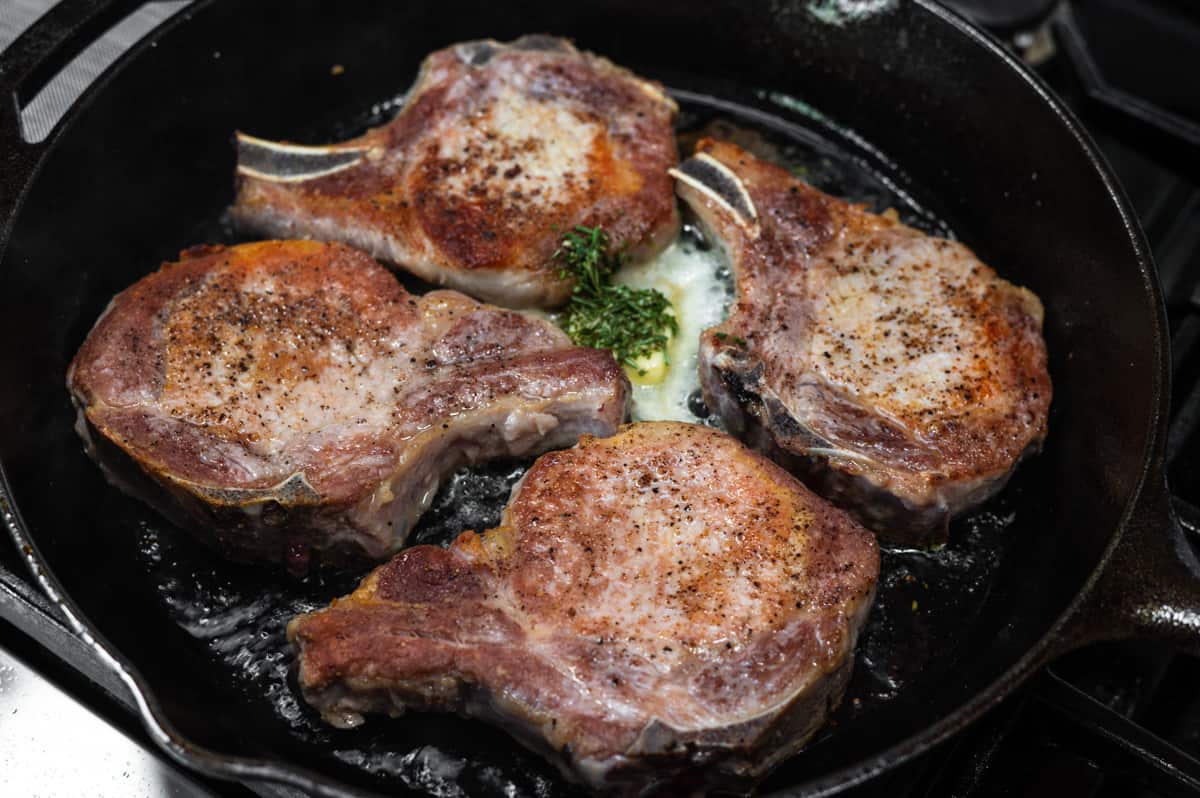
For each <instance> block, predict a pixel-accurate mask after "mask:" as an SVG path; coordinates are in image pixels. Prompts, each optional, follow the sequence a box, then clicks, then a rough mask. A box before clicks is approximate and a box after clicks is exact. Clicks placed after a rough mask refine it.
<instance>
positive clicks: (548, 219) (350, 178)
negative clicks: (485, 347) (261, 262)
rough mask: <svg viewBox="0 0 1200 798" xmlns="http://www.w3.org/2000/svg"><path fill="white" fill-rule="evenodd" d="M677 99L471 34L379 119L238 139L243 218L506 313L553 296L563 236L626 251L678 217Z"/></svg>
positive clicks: (593, 60) (434, 60)
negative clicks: (597, 236)
mask: <svg viewBox="0 0 1200 798" xmlns="http://www.w3.org/2000/svg"><path fill="white" fill-rule="evenodd" d="M675 111H676V106H675V103H674V102H673V101H672V100H671V99H670V98H669V97H668V96H667V95H666V94H665V93H664V92H663V89H662V87H661V86H659V85H658V84H657V83H652V82H650V81H646V80H642V79H641V78H638V77H637V76H635V75H634V74H632V73H631V72H629V71H627V70H625V69H621V68H620V67H617V66H615V65H613V64H612V63H611V62H609V61H607V60H605V59H603V58H600V57H598V56H595V55H592V54H590V53H585V52H580V51H578V50H576V49H575V48H574V47H573V46H572V45H571V44H570V43H569V42H567V41H565V40H563V39H556V38H551V37H548V36H526V37H523V38H520V39H517V40H516V41H514V42H512V43H510V44H500V43H499V42H495V41H490V40H487V41H474V42H466V43H464V44H458V45H454V46H452V47H448V48H446V49H444V50H439V51H437V52H435V53H433V54H432V55H430V56H429V57H428V58H426V59H425V62H424V64H423V65H422V67H421V72H420V76H419V77H418V78H417V82H416V85H415V86H413V88H412V90H411V91H410V93H409V95H408V97H407V99H406V101H405V104H404V107H403V109H402V110H401V111H400V113H399V114H398V115H397V116H396V118H395V119H393V120H392V121H391V122H390V123H388V124H387V125H384V126H383V127H379V128H376V129H374V130H371V131H369V132H368V133H366V134H364V135H363V136H361V137H359V138H356V139H353V140H351V141H346V142H343V143H340V144H334V145H331V146H328V147H298V146H295V145H283V144H275V143H272V142H268V141H263V140H261V139H256V138H253V137H250V136H245V135H239V142H238V167H237V175H238V176H237V184H238V189H237V200H236V203H235V205H234V207H233V216H234V218H235V220H236V221H238V222H239V223H240V224H242V225H243V226H244V227H246V228H247V229H249V230H251V231H254V232H257V233H261V234H266V235H271V236H277V237H286V238H292V237H305V238H309V237H311V238H319V239H323V240H330V241H344V242H346V243H348V244H353V245H354V246H357V247H359V248H361V249H364V250H366V251H367V252H370V253H371V254H373V255H375V256H376V257H378V258H381V259H382V260H384V261H387V262H389V263H392V264H395V265H397V266H399V267H401V268H404V269H407V270H408V271H410V272H412V273H413V274H416V275H417V276H419V277H421V278H423V279H425V280H428V281H429V282H431V283H435V284H437V285H445V286H449V287H452V288H456V289H458V290H460V291H465V292H466V293H468V294H470V295H471V296H474V297H477V298H479V299H483V300H486V301H489V302H497V303H500V304H503V305H507V306H510V307H534V306H537V307H548V306H554V305H558V304H560V303H562V302H563V301H564V300H566V298H567V296H568V294H569V293H570V287H571V286H570V283H569V281H567V280H564V279H563V278H562V277H560V276H559V273H558V269H557V267H556V266H555V265H554V263H553V261H552V257H551V256H552V255H553V254H554V251H555V250H556V249H557V248H558V245H559V238H560V236H561V234H562V231H564V230H569V229H572V228H573V227H574V226H575V225H588V226H592V227H594V226H601V227H603V228H604V229H605V230H607V231H608V233H609V234H610V236H611V239H612V242H613V245H614V246H615V247H616V248H618V249H625V250H626V251H627V252H628V254H629V255H630V257H631V258H633V259H635V260H636V259H640V258H643V257H647V256H649V255H652V254H654V253H655V252H657V251H658V250H659V249H661V248H662V247H664V246H666V245H667V244H668V243H669V242H670V241H671V239H672V238H673V237H674V236H675V233H676V231H677V229H678V225H679V219H678V214H677V211H676V207H675V197H674V193H673V188H672V182H671V178H670V176H669V175H668V174H667V172H666V170H667V168H668V167H671V166H673V165H675V163H676V148H675V138H674V133H673V130H672V122H673V119H674V115H675Z"/></svg>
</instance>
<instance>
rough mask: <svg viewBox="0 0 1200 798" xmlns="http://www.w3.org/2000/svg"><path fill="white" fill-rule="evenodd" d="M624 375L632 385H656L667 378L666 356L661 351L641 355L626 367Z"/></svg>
mask: <svg viewBox="0 0 1200 798" xmlns="http://www.w3.org/2000/svg"><path fill="white" fill-rule="evenodd" d="M668 346H669V344H668ZM625 373H626V374H628V375H629V381H630V382H632V383H633V384H634V385H658V384H659V383H660V382H662V381H663V380H664V379H665V378H666V376H667V355H666V353H665V352H663V351H662V350H659V351H657V352H652V353H651V354H649V355H643V356H642V357H639V358H637V359H636V360H634V361H633V365H632V366H626V367H625Z"/></svg>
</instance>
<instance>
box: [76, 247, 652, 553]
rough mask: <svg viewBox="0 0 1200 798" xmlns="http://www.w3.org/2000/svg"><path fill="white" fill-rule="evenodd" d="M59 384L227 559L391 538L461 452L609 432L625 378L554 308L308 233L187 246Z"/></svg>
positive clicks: (400, 536) (491, 452) (160, 502)
mask: <svg viewBox="0 0 1200 798" xmlns="http://www.w3.org/2000/svg"><path fill="white" fill-rule="evenodd" d="M67 383H68V388H69V390H70V391H71V394H72V396H73V398H74V400H75V402H76V404H77V405H78V407H79V409H80V425H79V427H80V431H81V433H83V434H84V435H85V437H86V438H88V439H89V440H91V441H92V443H93V444H96V445H93V446H90V447H89V448H90V449H92V451H93V453H94V454H97V453H101V454H102V453H105V452H107V453H112V454H115V452H113V451H112V447H111V446H107V445H103V444H105V442H106V441H107V442H109V443H111V444H115V446H116V448H117V449H119V450H123V451H124V452H125V453H126V454H127V455H129V456H130V457H131V458H132V459H133V460H134V461H135V462H136V463H137V464H138V465H139V466H140V467H141V469H142V470H143V471H144V472H146V473H147V474H149V475H150V476H151V477H153V478H154V480H156V481H157V482H158V483H159V484H160V485H161V486H162V487H164V488H166V491H155V492H154V496H153V497H146V496H144V498H148V500H151V501H152V502H153V503H155V504H156V505H157V506H159V507H160V509H162V510H163V511H164V512H166V513H167V514H168V515H169V516H171V517H172V518H174V519H176V520H177V521H180V522H181V523H184V524H186V525H187V526H190V527H193V528H195V529H196V530H197V531H198V532H200V533H201V534H202V536H204V537H206V538H207V539H209V540H210V541H212V542H215V543H216V544H217V545H218V547H219V548H220V549H221V550H222V551H223V552H225V553H226V554H228V555H229V556H232V557H235V558H237V559H253V560H268V561H277V562H278V561H283V562H285V563H286V564H287V565H289V566H290V567H291V568H292V569H294V570H301V571H302V570H304V569H305V568H306V567H307V565H308V561H309V558H310V556H311V555H312V554H314V553H315V554H320V555H322V557H323V558H324V559H333V560H336V559H342V560H346V559H350V560H355V559H359V560H360V559H363V558H367V559H373V560H380V559H383V558H384V557H386V556H387V555H389V554H392V553H393V552H395V551H396V550H397V549H398V548H399V547H400V546H401V545H402V544H403V543H404V540H405V537H406V536H407V534H408V531H409V529H410V528H411V526H412V525H413V523H414V521H415V520H416V519H417V518H418V517H419V516H420V515H421V513H422V512H424V511H425V509H426V508H427V507H428V506H429V503H430V500H431V499H432V497H433V493H434V491H435V490H436V488H437V485H438V482H439V481H440V480H441V479H442V477H443V476H445V475H446V474H448V473H449V472H451V471H453V470H454V469H456V468H459V467H461V466H462V465H465V464H469V463H477V462H480V461H482V460H487V459H489V458H497V457H520V456H525V455H531V454H538V453H540V452H543V451H546V450H547V449H551V448H556V447H561V446H569V445H570V444H572V443H574V442H575V440H576V439H577V438H578V436H579V435H580V434H581V433H585V432H586V433H592V434H599V435H606V434H611V433H612V432H613V431H614V430H616V428H617V425H619V424H620V423H621V422H622V421H623V420H624V417H625V412H626V404H627V397H628V391H629V388H628V382H627V380H626V378H625V375H624V373H623V371H622V370H621V368H620V367H619V366H618V365H617V363H616V362H615V361H614V360H613V357H612V355H611V354H610V353H608V352H602V351H598V350H595V349H585V348H581V347H576V346H572V345H571V343H570V342H569V341H568V340H567V338H566V336H565V335H564V334H563V333H562V332H560V331H559V330H558V329H557V328H555V327H554V326H552V325H551V324H549V323H548V322H545V321H542V320H539V319H534V318H530V317H527V316H524V315H522V314H520V313H517V312H514V311H505V310H500V309H498V308H494V307H489V306H487V305H481V304H479V303H478V302H476V301H475V300H473V299H470V298H468V297H466V296H463V295H462V294H459V293H456V292H453V291H434V292H432V293H429V294H426V295H425V296H421V297H416V296H412V295H410V294H409V293H408V292H406V291H405V290H404V289H403V288H402V287H401V286H400V285H399V283H397V282H396V279H395V277H394V276H393V275H392V274H391V273H389V272H388V271H387V270H386V269H384V268H383V267H381V266H380V265H379V264H377V263H376V262H375V261H374V260H372V259H371V258H370V257H369V256H368V255H366V254H364V253H362V252H358V251H357V250H353V249H351V248H350V247H347V246H345V245H342V244H321V243H316V242H310V241H269V242H263V243H257V244H243V245H241V246H236V247H231V248H228V249H224V248H220V247H215V248H197V249H196V250H194V251H190V252H187V253H184V257H183V259H182V260H181V261H180V262H178V263H172V264H167V265H165V266H164V267H163V268H162V269H161V270H159V271H158V272H155V273H154V274H151V275H149V276H147V277H145V278H143V279H142V280H140V281H139V282H137V283H135V284H134V285H133V286H132V287H130V288H129V289H127V290H126V291H123V292H122V293H120V294H118V295H117V297H116V298H115V299H114V300H113V301H112V303H111V305H110V306H109V308H108V310H107V311H105V313H104V315H103V316H102V317H101V318H100V320H99V321H98V322H97V323H96V326H95V328H94V329H93V330H92V332H91V333H90V334H89V335H88V338H87V340H86V341H85V342H84V344H83V347H82V348H81V349H80V350H79V353H78V354H77V355H76V357H75V360H74V362H73V363H72V364H71V368H70V370H69V372H68V376H67ZM93 431H98V432H99V433H100V436H101V437H100V438H99V439H95V438H94V437H93V436H91V435H90V433H91V432H93ZM115 459H116V461H119V462H123V463H127V462H128V460H127V459H122V458H119V457H118V458H115ZM112 462H113V459H112V458H104V459H103V460H102V464H105V465H109V464H111V463H112ZM128 472H129V470H128V469H126V473H128ZM110 476H112V477H113V478H114V481H118V482H125V483H126V484H125V485H124V486H125V487H128V488H131V489H132V488H133V487H135V486H134V485H132V484H129V482H128V480H122V479H121V472H120V471H119V470H112V471H110ZM142 481H143V482H144V480H142ZM139 492H142V493H145V492H144V491H139ZM180 510H183V511H184V512H182V513H181V512H179V511H180Z"/></svg>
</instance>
